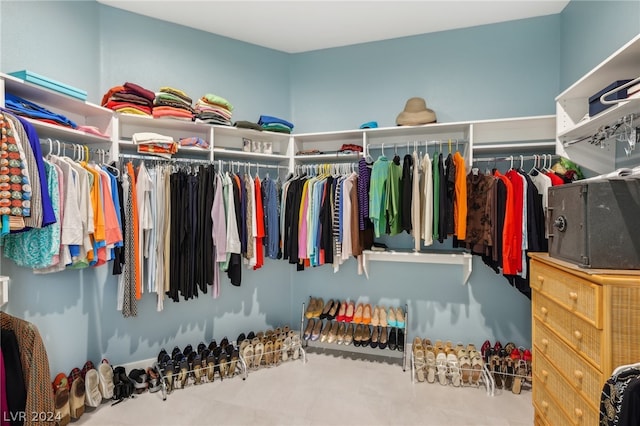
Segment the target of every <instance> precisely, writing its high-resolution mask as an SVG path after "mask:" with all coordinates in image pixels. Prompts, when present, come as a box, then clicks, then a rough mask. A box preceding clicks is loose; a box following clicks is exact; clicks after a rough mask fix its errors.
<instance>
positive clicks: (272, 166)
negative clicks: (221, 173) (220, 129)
mask: <svg viewBox="0 0 640 426" xmlns="http://www.w3.org/2000/svg"><path fill="white" fill-rule="evenodd" d="M215 162H217V163H218V165H222V164H226V165H228V166H230V167H233V166H238V167H240V166H251V167H253V166H255V167H258V168H259V167H264V168H267V169H278V170H279V169H285V170H288V169H289V167H287V166H282V165H280V164H263V163H252V162H250V161H233V160H216V161H214V163H215Z"/></svg>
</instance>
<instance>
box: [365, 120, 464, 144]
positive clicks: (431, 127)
mask: <svg viewBox="0 0 640 426" xmlns="http://www.w3.org/2000/svg"><path fill="white" fill-rule="evenodd" d="M469 124H470V122H453V123H432V124H423V125H421V126H396V127H379V128H376V129H364V130H363V131H364V132H366V133H367V139H368V140H373V139H375V138H382V137H389V136H392V137H394V138H407V137H419V136H420V137H424V136H425V134H432V135H439V134H450V133H460V132H462V133H464V132H467V131H468V129H469Z"/></svg>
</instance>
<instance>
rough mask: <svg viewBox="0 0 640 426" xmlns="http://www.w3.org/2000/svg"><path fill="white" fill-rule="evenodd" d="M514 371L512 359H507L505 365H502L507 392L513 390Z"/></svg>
mask: <svg viewBox="0 0 640 426" xmlns="http://www.w3.org/2000/svg"><path fill="white" fill-rule="evenodd" d="M514 371H515V370H514V367H513V360H512V359H511V358H510V357H507V358H505V360H504V363H503V364H502V372H503V373H504V389H505V390H512V386H513V375H514Z"/></svg>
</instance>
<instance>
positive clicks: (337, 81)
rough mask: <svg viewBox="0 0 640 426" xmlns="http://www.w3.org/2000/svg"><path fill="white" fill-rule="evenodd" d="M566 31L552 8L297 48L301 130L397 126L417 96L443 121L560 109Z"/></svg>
mask: <svg viewBox="0 0 640 426" xmlns="http://www.w3.org/2000/svg"><path fill="white" fill-rule="evenodd" d="M559 38H560V17H559V15H552V16H545V17H541V18H533V19H524V20H519V21H512V22H506V23H501V24H494V25H484V26H479V27H473V28H466V29H460V30H452V31H443V32H438V33H433V34H425V35H419V36H413V37H404V38H399V39H393V40H386V41H379V42H374V43H366V44H359V45H355V46H348V47H341V48H333V49H327V50H319V51H314V52H308V53H300V54H297V55H294V56H293V57H292V59H291V96H292V98H291V99H292V102H291V107H292V109H293V118H294V122H295V124H296V126H297V128H296V129H297V131H301V132H313V131H322V130H328V129H334V130H343V129H353V128H358V126H359V125H360V124H362V123H364V122H367V121H371V120H376V121H378V123H379V125H380V126H382V127H386V126H395V124H396V123H395V120H396V116H397V115H398V114H399V113H400V112H401V111H402V110H403V108H404V105H405V102H406V100H407V99H409V98H411V97H413V96H420V97H423V98H424V99H425V100H426V101H427V106H428V107H430V108H431V109H433V110H434V111H435V112H436V115H437V118H438V121H440V122H451V121H466V120H476V119H490V118H504V117H517V116H527V115H545V114H553V113H554V112H555V103H554V100H553V99H554V97H555V95H556V94H557V91H558V84H559V71H558V70H559V64H560V46H559V44H558V40H559Z"/></svg>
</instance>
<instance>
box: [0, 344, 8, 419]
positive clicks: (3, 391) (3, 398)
mask: <svg viewBox="0 0 640 426" xmlns="http://www.w3.org/2000/svg"><path fill="white" fill-rule="evenodd" d="M0 414H1V415H2V421H1V422H0V425H1V426H9V421H8V419H10V418H11V417H10V416H9V404H8V403H7V382H6V378H5V376H4V355H2V348H0Z"/></svg>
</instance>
